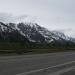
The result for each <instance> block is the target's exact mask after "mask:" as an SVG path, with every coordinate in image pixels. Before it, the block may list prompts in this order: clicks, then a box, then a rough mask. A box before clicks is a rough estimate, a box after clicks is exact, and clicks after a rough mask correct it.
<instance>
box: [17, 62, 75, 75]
mask: <svg viewBox="0 0 75 75" xmlns="http://www.w3.org/2000/svg"><path fill="white" fill-rule="evenodd" d="M72 63H75V61H71V62H67V63H64V64H59V65H56V66H52V67H47V68H43V69H38V70H32V71H29V72H25V73H19V74H16V75H27V74H30V73H35V72H39V71H43V70H47V69H51V68H55V67H61V66H64V65H68V64H72Z"/></svg>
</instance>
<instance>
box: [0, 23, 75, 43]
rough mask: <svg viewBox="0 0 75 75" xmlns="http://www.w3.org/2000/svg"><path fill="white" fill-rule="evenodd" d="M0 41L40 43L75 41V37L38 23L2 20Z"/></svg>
mask: <svg viewBox="0 0 75 75" xmlns="http://www.w3.org/2000/svg"><path fill="white" fill-rule="evenodd" d="M0 41H2V42H4V41H10V42H13V41H15V42H38V43H52V42H54V43H56V42H58V43H66V42H70V43H75V39H74V38H72V37H68V36H66V35H65V34H64V33H62V32H58V31H50V30H48V29H46V28H44V27H42V26H40V25H38V24H37V23H30V22H28V23H17V24H16V23H3V22H0Z"/></svg>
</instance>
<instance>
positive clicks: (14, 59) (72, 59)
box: [0, 52, 75, 75]
mask: <svg viewBox="0 0 75 75" xmlns="http://www.w3.org/2000/svg"><path fill="white" fill-rule="evenodd" d="M64 64H65V65H68V66H67V67H66V68H68V70H72V68H71V66H75V52H61V53H51V54H50V53H49V54H36V55H21V56H6V57H5V56H3V57H2V56H0V75H25V73H29V72H33V71H39V70H43V69H47V68H49V71H50V72H51V71H52V72H53V71H56V70H57V71H58V70H60V69H61V71H62V72H63V69H65V66H64ZM60 66H64V67H60ZM50 68H51V70H50ZM73 70H74V69H73ZM49 71H48V72H49ZM58 72H59V71H58ZM23 73H24V74H23ZM53 73H56V72H53ZM41 75H42V74H41ZM43 75H46V74H43ZM49 75H52V74H49Z"/></svg>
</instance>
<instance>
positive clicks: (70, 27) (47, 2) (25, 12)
mask: <svg viewBox="0 0 75 75" xmlns="http://www.w3.org/2000/svg"><path fill="white" fill-rule="evenodd" d="M5 13H6V14H5ZM7 13H8V14H7ZM9 14H10V15H9ZM11 14H13V15H14V16H19V17H18V18H24V17H25V18H27V17H29V20H30V21H32V22H37V23H38V24H40V25H42V26H44V27H46V28H48V29H49V30H59V31H62V32H65V34H67V35H69V36H73V37H75V0H0V19H1V18H3V17H2V16H6V15H7V16H6V17H8V16H11V17H12V21H14V20H16V19H14V18H13V16H12V15H11ZM6 17H5V18H6ZM11 17H10V18H11ZM5 18H3V19H5ZM10 18H8V19H7V20H10ZM1 21H2V20H1ZM4 21H5V20H4Z"/></svg>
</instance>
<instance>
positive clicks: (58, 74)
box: [49, 66, 75, 75]
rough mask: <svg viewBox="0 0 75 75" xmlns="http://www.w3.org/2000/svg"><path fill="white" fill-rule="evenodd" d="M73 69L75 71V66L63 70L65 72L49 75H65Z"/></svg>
mask: <svg viewBox="0 0 75 75" xmlns="http://www.w3.org/2000/svg"><path fill="white" fill-rule="evenodd" d="M73 69H75V66H73V67H70V68H67V69H63V70H60V71H57V72H54V73H51V74H49V75H60V74H63V73H65V72H68V71H71V70H73Z"/></svg>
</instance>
